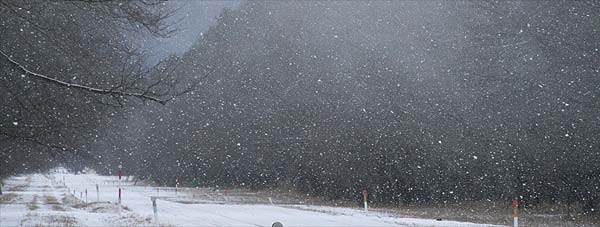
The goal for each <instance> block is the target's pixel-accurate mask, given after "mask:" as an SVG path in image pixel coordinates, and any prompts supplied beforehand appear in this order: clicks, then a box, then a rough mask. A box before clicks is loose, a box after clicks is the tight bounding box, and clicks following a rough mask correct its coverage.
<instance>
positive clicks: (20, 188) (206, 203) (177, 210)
mask: <svg viewBox="0 0 600 227" xmlns="http://www.w3.org/2000/svg"><path fill="white" fill-rule="evenodd" d="M63 179H64V182H63ZM5 184H6V185H5V186H4V188H3V189H4V190H3V191H4V195H2V197H0V198H1V199H0V226H2V227H5V226H155V221H156V220H155V217H154V213H153V207H152V201H151V196H160V197H161V198H159V199H158V200H157V214H158V215H157V217H158V222H159V224H160V225H161V226H271V224H272V223H273V222H276V221H278V222H281V223H282V224H283V225H284V226H416V227H418V226H427V227H430V226H454V227H459V226H460V227H463V226H466V227H475V226H492V225H482V224H473V223H465V222H453V221H436V220H428V219H415V218H399V217H394V216H392V215H388V214H384V213H378V212H373V211H369V213H365V212H364V211H363V210H361V209H358V208H357V209H354V208H340V207H327V206H311V205H289V204H288V205H277V204H275V205H274V204H270V203H268V202H265V203H264V204H234V203H233V202H231V200H227V199H226V198H225V201H222V199H223V198H222V197H221V198H217V197H216V196H215V198H214V200H211V199H210V198H211V196H212V195H211V194H209V193H203V192H202V190H197V192H196V194H194V193H192V191H193V190H185V189H183V190H179V191H178V192H175V190H174V188H165V187H161V188H160V189H159V190H158V191H157V190H156V188H154V187H146V186H134V185H133V184H134V183H133V182H128V181H124V182H123V183H122V187H123V196H122V207H121V209H119V207H118V206H117V205H116V201H117V200H118V189H117V188H118V186H117V185H118V184H117V177H115V176H99V175H96V174H79V175H76V174H70V173H66V172H64V171H63V170H58V171H55V172H53V173H48V174H33V175H24V176H17V177H12V178H9V179H7V180H5ZM96 184H98V188H99V193H96ZM86 190H87V198H86V194H85V192H86ZM197 195H198V197H197ZM200 197H201V199H198V198H200ZM86 200H87V201H86ZM175 201H177V202H175Z"/></svg>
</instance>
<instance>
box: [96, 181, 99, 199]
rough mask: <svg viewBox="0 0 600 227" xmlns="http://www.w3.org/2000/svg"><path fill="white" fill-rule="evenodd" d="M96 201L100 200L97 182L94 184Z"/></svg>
mask: <svg viewBox="0 0 600 227" xmlns="http://www.w3.org/2000/svg"><path fill="white" fill-rule="evenodd" d="M96 200H97V201H96V202H100V189H99V188H98V184H96Z"/></svg>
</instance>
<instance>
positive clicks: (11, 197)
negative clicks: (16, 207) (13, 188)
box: [0, 192, 19, 204]
mask: <svg viewBox="0 0 600 227" xmlns="http://www.w3.org/2000/svg"><path fill="white" fill-rule="evenodd" d="M17 197H19V196H18V195H17V194H16V193H12V192H11V193H5V194H3V195H1V196H0V204H9V203H12V202H14V201H15V200H16V199H17Z"/></svg>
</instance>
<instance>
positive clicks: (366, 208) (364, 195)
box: [362, 190, 369, 212]
mask: <svg viewBox="0 0 600 227" xmlns="http://www.w3.org/2000/svg"><path fill="white" fill-rule="evenodd" d="M362 195H363V203H364V204H365V212H369V206H368V204H367V190H363V191H362Z"/></svg>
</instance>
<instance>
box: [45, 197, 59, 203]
mask: <svg viewBox="0 0 600 227" xmlns="http://www.w3.org/2000/svg"><path fill="white" fill-rule="evenodd" d="M44 200H45V201H46V204H59V202H58V200H57V199H56V197H54V196H51V195H44Z"/></svg>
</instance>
